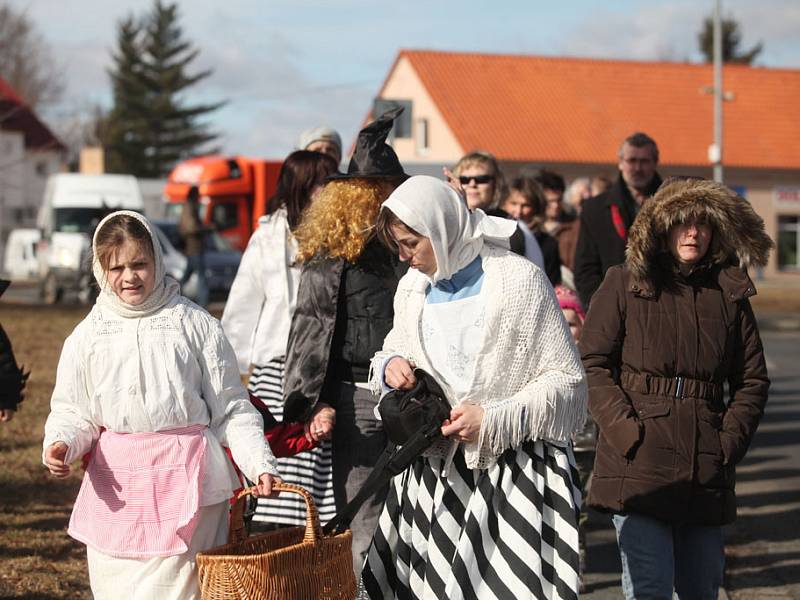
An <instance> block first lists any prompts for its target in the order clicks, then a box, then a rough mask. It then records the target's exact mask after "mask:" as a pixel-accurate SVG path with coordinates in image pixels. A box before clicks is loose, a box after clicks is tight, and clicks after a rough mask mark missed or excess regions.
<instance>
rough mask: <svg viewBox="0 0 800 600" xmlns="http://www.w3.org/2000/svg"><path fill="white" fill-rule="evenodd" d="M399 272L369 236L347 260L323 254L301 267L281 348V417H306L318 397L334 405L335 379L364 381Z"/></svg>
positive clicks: (388, 320) (386, 325) (387, 322)
mask: <svg viewBox="0 0 800 600" xmlns="http://www.w3.org/2000/svg"><path fill="white" fill-rule="evenodd" d="M404 270H405V266H404V265H403V266H400V265H399V264H398V261H397V258H396V257H395V256H393V255H392V254H391V253H390V252H389V251H388V250H387V249H386V248H384V247H383V246H382V245H381V244H380V243H379V242H378V241H377V239H374V238H373V239H372V240H370V241H369V242H368V243H367V245H366V246H365V247H364V250H363V252H362V253H361V255H360V256H359V258H358V259H357V260H356V262H355V263H353V264H351V263H348V262H346V261H345V260H344V259H333V258H324V259H314V260H312V261H310V262H308V263H307V264H306V265H305V266H304V267H303V270H302V272H301V275H300V284H299V287H298V290H297V305H296V308H295V312H294V316H293V318H292V326H291V329H290V330H289V342H288V346H287V352H286V375H285V382H284V401H285V408H284V421H287V422H288V421H306V420H308V418H309V417H310V415H311V412H312V411H313V408H314V406H315V405H316V403H317V402H318V401H320V400H321V401H323V402H326V403H328V404H330V405H331V406H334V407H335V406H336V396H337V392H336V386H337V385H338V383H340V382H343V381H354V382H366V381H367V379H368V374H369V364H370V360H371V359H372V357H373V356H374V354H375V353H376V352H377V351H378V350H380V349H381V348H382V347H383V339H384V338H385V337H386V334H387V333H389V331H390V330H391V328H392V320H393V318H394V308H393V301H394V293H395V290H396V289H397V282H398V281H399V280H400V277H401V276H402V272H403V271H404Z"/></svg>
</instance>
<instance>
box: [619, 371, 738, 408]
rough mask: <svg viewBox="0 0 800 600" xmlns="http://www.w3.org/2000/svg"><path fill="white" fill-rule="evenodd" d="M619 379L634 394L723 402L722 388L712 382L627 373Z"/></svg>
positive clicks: (622, 374) (623, 373)
mask: <svg viewBox="0 0 800 600" xmlns="http://www.w3.org/2000/svg"><path fill="white" fill-rule="evenodd" d="M619 379H620V384H621V385H622V387H623V388H624V389H626V390H630V391H632V392H639V393H642V394H657V395H659V396H670V397H672V398H701V399H703V400H710V401H712V402H717V401H720V400H722V386H721V385H720V384H718V383H714V382H710V381H701V380H699V379H691V378H689V377H656V376H654V375H648V374H644V373H630V372H625V371H623V372H622V373H621V374H620V378H619Z"/></svg>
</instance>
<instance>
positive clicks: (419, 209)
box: [363, 176, 587, 599]
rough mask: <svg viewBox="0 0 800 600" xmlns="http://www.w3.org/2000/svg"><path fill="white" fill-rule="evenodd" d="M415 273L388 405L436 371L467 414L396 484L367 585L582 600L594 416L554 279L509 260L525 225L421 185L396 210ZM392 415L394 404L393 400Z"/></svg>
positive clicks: (401, 287) (387, 372) (389, 373)
mask: <svg viewBox="0 0 800 600" xmlns="http://www.w3.org/2000/svg"><path fill="white" fill-rule="evenodd" d="M376 229H377V232H378V235H379V236H380V238H381V239H382V241H384V243H385V244H386V245H387V246H389V247H390V248H392V249H393V250H394V251H395V252H397V253H398V255H399V258H400V260H402V261H405V262H408V264H409V267H410V268H409V270H408V272H407V274H406V275H405V276H404V277H403V278H402V279H401V280H400V283H399V284H398V287H397V292H396V293H395V298H394V305H395V312H394V322H393V326H392V330H391V331H390V332H389V334H388V335H387V336H386V339H385V340H384V343H383V350H382V351H381V352H379V353H377V354H376V355H375V357H374V358H373V360H372V366H371V372H372V378H371V380H370V385H371V387H372V389H373V392H379V391H381V390H388V389H390V388H395V389H410V388H411V387H413V386H414V384H415V383H416V376H415V374H414V371H413V367H415V366H416V367H419V368H421V369H423V370H425V371H426V372H428V373H431V374H432V375H433V376H434V377H435V378H436V380H437V381H438V382H439V383H440V384H441V386H442V389H443V390H444V393H445V396H446V398H447V400H448V401H449V403H450V405H451V406H452V410H451V413H450V418H449V419H447V420H445V421H444V422H443V423H442V435H443V436H445V438H446V439H441V440H440V441H439V442H437V443H435V444H434V445H433V446H431V448H429V449H428V450H426V451H425V453H424V455H423V456H420V457H418V458H417V459H416V460H415V462H413V463H412V464H411V466H409V467H408V469H406V471H405V472H403V473H401V474H400V475H398V476H396V477H395V478H394V479H393V481H392V484H391V490H390V492H389V494H388V497H387V499H386V504H385V506H384V509H383V512H382V513H381V516H380V520H379V524H378V528H377V530H376V532H375V535H374V538H373V544H372V546H371V547H370V550H369V553H368V557H367V563H366V566H365V567H364V571H363V582H364V586H365V589H366V590H367V593H368V594H369V597H370V598H408V599H417V598H576V597H577V590H578V522H577V518H578V515H577V510H578V505H579V502H580V492H579V491H578V490H577V488H576V484H575V482H573V480H572V471H573V470H574V460H573V458H572V453H571V451H570V450H569V440H570V436H571V435H572V433H573V432H574V431H576V430H578V429H580V427H581V425H582V424H583V421H584V417H585V403H586V393H587V391H586V382H585V377H584V374H583V369H582V368H581V365H580V360H579V358H578V354H577V350H576V348H575V343H574V342H573V340H572V336H571V335H570V332H569V328H568V327H567V324H566V322H565V321H564V317H563V315H562V313H561V310H560V308H559V306H558V303H557V302H556V297H555V293H554V292H553V288H552V287H551V285H550V283H549V282H548V280H547V277H546V276H545V274H544V272H542V270H541V269H538V268H536V267H534V266H533V265H531V263H530V262H529V261H527V260H525V259H523V258H522V257H519V256H517V255H515V254H513V253H511V252H509V250H508V237H509V236H510V235H511V233H513V231H514V223H513V221H509V220H506V219H499V218H495V217H488V216H486V214H485V213H484V212H483V211H479V210H475V211H469V210H468V209H467V207H466V205H465V204H464V202H463V201H462V199H461V198H460V197H459V196H458V195H457V193H456V192H455V191H453V190H452V189H451V188H450V187H449V186H448V185H447V184H445V183H444V182H442V181H440V180H438V179H435V178H433V177H424V176H420V177H412V178H410V179H409V180H407V181H406V182H405V183H403V184H402V185H400V187H398V188H397V189H396V190H395V191H394V192H393V193H392V194H391V195H390V196H389V198H388V200H386V202H384V203H383V206H382V209H381V212H380V214H379V216H378V221H377V224H376ZM383 401H388V399H386V398H385V399H384V400H383Z"/></svg>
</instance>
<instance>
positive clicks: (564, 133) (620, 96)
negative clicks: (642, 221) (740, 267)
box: [398, 50, 800, 169]
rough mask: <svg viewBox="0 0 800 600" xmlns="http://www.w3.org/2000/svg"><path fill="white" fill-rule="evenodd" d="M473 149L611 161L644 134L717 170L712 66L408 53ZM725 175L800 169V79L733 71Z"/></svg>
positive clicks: (665, 159)
mask: <svg viewBox="0 0 800 600" xmlns="http://www.w3.org/2000/svg"><path fill="white" fill-rule="evenodd" d="M404 56H405V57H406V58H407V59H408V60H409V61H410V62H411V65H412V66H413V68H414V69H415V71H416V72H417V74H418V75H419V77H420V79H421V81H422V83H423V85H425V87H426V88H427V90H428V92H429V93H430V95H431V97H432V99H433V100H434V102H435V103H436V104H437V106H438V107H439V110H440V111H441V112H442V114H443V116H444V118H445V120H446V121H447V123H448V125H449V127H450V128H451V129H452V131H453V134H454V135H455V136H456V139H457V140H458V141H459V143H460V144H461V146H462V147H463V148H464V149H465V151H470V150H473V149H476V148H482V149H486V150H489V151H491V152H493V153H495V154H496V155H497V157H498V158H499V159H501V160H516V161H546V162H583V163H608V162H613V161H615V158H614V157H615V156H616V153H617V150H618V148H619V144H620V142H621V141H622V140H623V139H624V138H625V137H626V136H627V135H629V134H631V133H633V132H634V131H644V132H646V133H648V134H649V135H650V136H652V137H653V138H654V139H655V140H656V141H657V142H658V145H659V149H660V151H661V162H662V163H664V164H669V165H685V166H708V164H709V163H708V146H709V144H710V143H711V142H712V141H713V97H712V95H711V94H709V93H707V92H704V91H703V89H704V88H706V87H707V86H711V85H712V84H713V69H712V67H711V65H705V64H702V65H701V64H689V63H665V62H634V61H621V60H594V59H580V58H548V57H539V56H519V55H488V54H466V53H452V52H433V51H416V50H404V51H401V52H400V55H399V56H398V60H399V59H400V58H402V57H404ZM723 87H724V89H725V91H726V92H733V94H735V97H734V99H733V100H732V101H730V102H725V103H724V107H723V111H724V137H723V144H724V152H723V160H724V163H725V165H726V166H737V167H757V168H777V169H797V168H800V70H789V69H767V68H760V67H748V66H739V65H726V66H725V68H724V72H723Z"/></svg>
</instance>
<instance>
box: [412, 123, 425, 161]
mask: <svg viewBox="0 0 800 600" xmlns="http://www.w3.org/2000/svg"><path fill="white" fill-rule="evenodd" d="M414 137H415V139H416V141H417V154H425V153H426V152H427V151H428V119H417V122H416V134H415V136H414Z"/></svg>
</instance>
